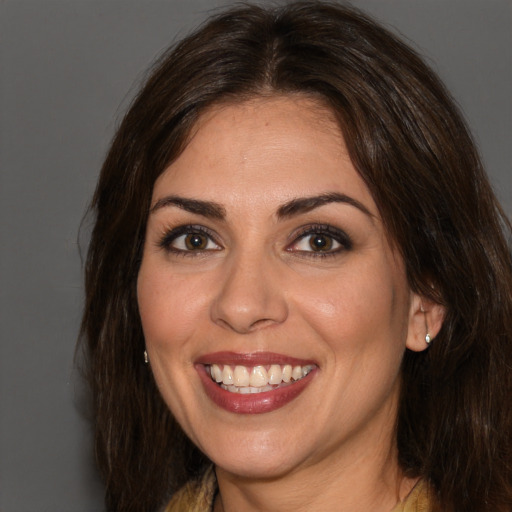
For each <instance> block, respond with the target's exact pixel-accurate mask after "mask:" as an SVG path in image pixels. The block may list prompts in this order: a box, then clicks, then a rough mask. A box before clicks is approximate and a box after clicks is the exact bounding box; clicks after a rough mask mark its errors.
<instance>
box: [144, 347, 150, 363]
mask: <svg viewBox="0 0 512 512" xmlns="http://www.w3.org/2000/svg"><path fill="white" fill-rule="evenodd" d="M144 362H145V363H146V364H148V363H149V359H148V353H147V351H146V350H144Z"/></svg>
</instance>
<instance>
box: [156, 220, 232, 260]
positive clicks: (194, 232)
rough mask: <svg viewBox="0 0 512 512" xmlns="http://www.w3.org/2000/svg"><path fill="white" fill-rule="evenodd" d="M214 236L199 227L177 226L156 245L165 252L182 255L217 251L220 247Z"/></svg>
mask: <svg viewBox="0 0 512 512" xmlns="http://www.w3.org/2000/svg"><path fill="white" fill-rule="evenodd" d="M214 236H215V235H214V234H213V233H211V232H210V230H207V228H204V227H201V226H178V227H177V228H175V229H173V230H171V231H169V232H168V233H166V234H165V235H164V237H163V238H162V239H161V240H160V242H159V244H158V245H159V246H160V247H162V248H163V249H165V250H166V251H169V252H174V253H181V254H182V255H186V254H187V253H189V254H190V255H192V254H193V253H198V254H201V253H206V252H207V251H219V250H221V249H222V247H221V246H220V245H219V244H218V243H217V242H216V241H215V238H214Z"/></svg>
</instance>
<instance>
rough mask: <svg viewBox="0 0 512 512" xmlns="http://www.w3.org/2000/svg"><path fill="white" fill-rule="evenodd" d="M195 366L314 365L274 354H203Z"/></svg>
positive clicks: (305, 360) (312, 362)
mask: <svg viewBox="0 0 512 512" xmlns="http://www.w3.org/2000/svg"><path fill="white" fill-rule="evenodd" d="M196 364H203V365H209V364H228V365H234V366H237V365H239V366H263V365H271V364H291V365H293V366H305V365H308V364H315V362H314V361H312V360H311V359H299V358H297V357H292V356H287V355H285V354H277V353H275V352H247V353H240V352H229V351H223V352H211V353H209V354H204V355H202V356H201V357H199V358H198V359H197V360H196Z"/></svg>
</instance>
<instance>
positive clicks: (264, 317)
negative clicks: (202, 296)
mask: <svg viewBox="0 0 512 512" xmlns="http://www.w3.org/2000/svg"><path fill="white" fill-rule="evenodd" d="M271 259H272V258H271V257H270V256H269V257H267V258H265V257H264V256H262V255H260V256H257V255H252V256H249V257H243V256H240V257H237V258H233V260H232V261H231V262H230V265H227V266H226V268H225V269H224V272H225V274H224V279H223V280H222V283H221V284H220V286H219V291H218V293H217V294H216V296H215V299H214V300H213V302H212V306H211V315H212V320H213V321H214V322H215V323H216V324H217V325H220V326H222V327H224V328H228V329H230V330H232V331H235V332H237V333H239V334H247V333H250V332H253V331H256V330H259V329H263V328H265V327H269V326H272V325H277V324H280V323H282V322H284V321H285V320H286V318H287V316H288V305H287V301H286V298H285V293H284V290H283V286H282V283H281V282H280V280H279V271H278V269H277V268H276V264H275V262H274V263H273V262H272V261H271Z"/></svg>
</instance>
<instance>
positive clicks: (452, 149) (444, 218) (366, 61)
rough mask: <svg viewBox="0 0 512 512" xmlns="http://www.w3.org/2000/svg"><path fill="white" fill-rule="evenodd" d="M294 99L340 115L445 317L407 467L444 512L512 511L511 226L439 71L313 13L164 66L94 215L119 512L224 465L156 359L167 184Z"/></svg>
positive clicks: (414, 361)
mask: <svg viewBox="0 0 512 512" xmlns="http://www.w3.org/2000/svg"><path fill="white" fill-rule="evenodd" d="M283 94H284V95H287V94H291V95H295V94H300V95H306V96H309V97H312V98H317V99H318V100H319V102H321V103H323V104H324V105H327V106H328V107H329V109H330V110H331V111H332V112H333V113H334V114H335V116H336V118H337V120H338V122H339V126H340V129H341V131H342V133H343V136H344V139H345V142H346V145H347V148H348V151H349V154H350V157H351V160H352V163H353V165H354V166H355V168H356V170H357V172H358V173H359V174H360V176H361V177H362V179H363V180H364V182H365V183H366V185H367V186H368V189H369V190H370V192H371V194H372V196H373V198H374V200H375V202H376V204H377V206H378V208H379V211H380V214H381V216H382V219H383V222H384V225H385V228H386V231H387V234H388V237H389V239H390V240H391V241H392V243H393V244H394V246H395V247H396V249H397V250H398V251H399V252H400V254H401V255H402V257H403V259H404V262H405V266H406V272H407V278H408V282H409V285H410V287H411V289H412V290H413V291H415V292H417V293H420V294H422V295H423V296H425V297H426V298H428V299H429V300H431V301H434V302H436V303H439V304H442V305H443V306H444V308H445V310H446V314H445V319H444V323H443V326H442V328H441V331H440V332H439V334H438V335H437V337H436V338H435V339H434V340H433V342H432V344H431V346H430V348H429V349H428V350H425V351H423V352H419V353H415V352H409V351H406V353H405V355H404V359H403V365H402V391H401V401H400V406H399V412H398V418H397V423H396V438H397V444H398V453H399V462H400V465H401V467H402V468H403V470H404V471H405V473H406V474H407V475H409V476H414V477H422V478H424V479H425V480H427V481H428V482H429V483H430V485H431V488H432V489H433V491H434V501H435V507H436V508H435V510H438V511H443V512H468V511H471V512H484V511H485V512H510V510H512V468H511V464H512V448H511V440H512V258H511V250H510V233H511V225H510V222H509V221H508V220H507V218H506V216H505V214H504V213H503V211H502V209H501V208H500V206H499V204H498V202H497V200H496V198H495V196H494V194H493V191H492V189H491V187H490V185H489V182H488V179H487V177H486V175H485V172H484V170H483V168H482V164H481V160H480V157H479V155H478V152H477V150H476V148H475V144H474V142H473V140H472V138H471V135H470V134H469V131H468V128H467V126H466V124H465V122H464V120H463V117H462V116H461V114H460V112H459V110H458V108H457V107H456V105H455V103H454V101H453V100H452V98H451V97H450V95H449V94H448V92H447V91H446V89H445V88H444V86H443V85H442V83H441V82H440V80H439V79H438V77H437V76H436V75H435V74H434V73H433V72H432V70H431V69H429V67H428V66H427V65H426V64H425V63H424V62H423V60H422V59H421V58H420V57H419V56H418V55H417V54H416V52H415V51H413V50H412V49H411V48H409V47H408V46H407V45H405V44H404V43H403V42H401V41H400V40H399V39H398V38H397V37H396V36H395V35H393V34H392V33H390V32H389V31H388V30H386V29H384V28H383V27H381V26H380V25H379V24H377V23H376V22H375V21H373V20H372V19H371V18H369V17H367V16H366V15H365V14H363V13H361V12H360V11H358V10H356V9H354V8H352V7H349V6H340V5H337V4H334V3H326V2H315V1H313V2H298V3H289V4H287V5H283V6H278V7H270V8H264V7H261V6H255V5H240V6H236V7H234V8H233V7H232V8H230V9H228V10H226V11H223V12H221V13H218V14H216V15H215V16H213V17H212V18H210V19H209V20H208V21H207V22H206V23H205V24H204V25H203V26H202V27H200V28H199V29H198V30H197V31H195V32H194V33H193V34H191V35H190V36H189V37H187V38H186V39H184V40H183V41H181V42H179V43H178V44H176V45H174V46H173V47H172V48H170V49H169V50H168V51H167V52H166V53H165V54H164V55H163V56H162V57H161V58H160V59H159V61H158V62H157V63H156V64H155V65H154V67H153V69H152V70H151V73H150V74H149V75H148V78H147V80H146V81H145V83H144V85H143V87H142V89H141V91H140V92H139V94H138V95H137V96H136V98H135V99H134V101H133V103H132V105H131V107H130V108H129V110H128V112H127V114H126V115H125V117H124V119H123V120H122V122H121V124H120V126H119V128H118V130H117V133H116V134H115V136H114V139H113V141H112V144H111V147H110V150H109V152H108V155H107V157H106V159H105V162H104V164H103V167H102V170H101V175H100V178H99V182H98V185H97V188H96V192H95V194H94V197H93V200H92V203H91V208H90V215H92V216H93V218H94V228H93V232H92V236H91V241H90V245H89V249H88V256H87V261H86V269H85V288H86V303H85V309H84V315H83V320H82V331H81V346H82V348H83V350H84V354H85V358H86V359H85V369H86V376H87V378H88V382H89V384H90V389H91V396H92V404H93V414H94V423H95V452H96V457H97V462H98V465H99V468H100V470H101V473H102V475H103V477H104V479H105V482H106V506H107V509H108V510H109V511H123V512H127V511H137V512H144V511H148V512H149V511H154V510H156V509H158V508H159V507H162V506H163V504H164V503H165V501H166V500H167V499H168V498H169V496H170V495H171V494H172V493H173V492H174V491H175V490H176V489H177V488H179V486H180V485H182V484H183V483H184V482H185V481H186V480H187V479H189V478H191V477H193V476H195V475H197V474H198V473H199V472H200V471H202V469H203V468H204V467H205V465H206V464H209V461H208V460H207V458H206V457H205V456H204V455H203V454H201V453H200V452H199V451H198V450H197V449H196V448H195V447H194V445H193V444H192V443H191V442H190V441H189V440H188V439H187V438H186V436H185V435H184V434H183V432H182V430H181V429H180V427H179V425H178V424H177V423H176V422H175V420H174V419H173V417H172V414H171V413H170V411H169V410H168V408H167V406H166V405H165V403H164V402H163V400H162V398H161V396H160V394H159V392H158V389H157V387H156V385H155V382H154V380H153V377H152V375H151V370H150V368H149V367H148V366H146V365H145V364H144V360H143V351H144V346H145V345H144V338H143V333H142V327H141V321H140V316H139V312H138V307H137V297H136V280H137V274H138V269H139V266H140V262H141V257H142V249H143V244H144V236H145V228H146V222H147V217H148V212H149V207H150V201H151V196H152V189H153V185H154V183H155V180H156V179H157V177H158V176H159V175H160V174H161V173H162V172H163V170H164V169H165V168H166V167H167V166H168V165H169V164H170V163H172V162H173V161H174V160H175V159H176V158H177V157H178V156H179V155H180V153H181V152H182V151H183V149H184V148H185V147H186V144H187V140H188V137H189V134H190V132H191V130H192V128H193V127H194V125H195V123H196V121H197V119H198V118H199V116H201V113H202V112H204V110H205V109H206V108H208V107H210V106H211V105H213V104H216V103H220V102H239V101H243V100H245V99H250V98H254V97H257V96H271V95H283ZM192 172H193V171H192ZM169 314H172V312H170V313H169Z"/></svg>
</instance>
